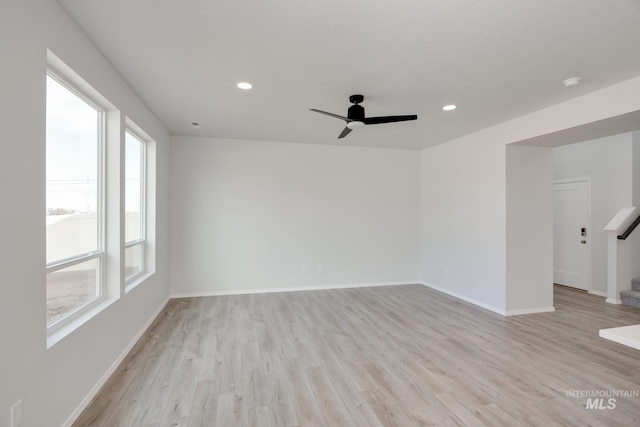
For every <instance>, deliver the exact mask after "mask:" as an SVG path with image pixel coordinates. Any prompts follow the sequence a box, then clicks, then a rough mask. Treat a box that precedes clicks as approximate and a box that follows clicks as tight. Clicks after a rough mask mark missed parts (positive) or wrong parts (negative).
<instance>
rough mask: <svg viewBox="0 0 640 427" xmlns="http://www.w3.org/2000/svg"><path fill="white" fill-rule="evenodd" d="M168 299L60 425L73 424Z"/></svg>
mask: <svg viewBox="0 0 640 427" xmlns="http://www.w3.org/2000/svg"><path fill="white" fill-rule="evenodd" d="M169 300H170V298H169V297H167V299H165V300H164V302H163V303H162V304H160V307H158V309H157V310H156V311H155V313H153V314H152V315H151V317H150V318H149V320H147V322H146V323H145V324H144V326H142V328H141V329H140V331H138V333H137V334H136V336H135V337H133V339H132V340H131V342H129V345H127V347H125V349H124V350H123V351H122V353H120V356H118V358H117V359H116V360H115V361H114V362H113V363H112V364H111V366H110V367H109V369H107V371H106V372H105V373H104V375H102V377H101V378H100V379H99V380H98V382H97V383H96V384H95V385H94V386H93V388H92V389H91V390H90V391H89V393H87V395H86V396H85V397H84V399H82V402H80V404H79V405H78V407H77V408H76V409H75V410H74V411H73V412H72V413H71V415H69V418H67V420H66V421H65V422H64V423H63V424H62V427H71V425H73V423H74V422H75V421H76V420H77V419H78V417H79V416H80V414H82V411H84V410H85V409H86V408H87V406H89V403H91V401H92V400H93V398H94V397H96V395H97V394H98V392H99V391H100V389H101V388H102V386H104V385H105V384H106V383H107V381H108V380H109V378H111V375H113V374H114V373H115V372H116V369H118V366H120V364H121V363H122V361H123V360H124V359H125V357H127V355H128V354H129V352H130V351H131V349H132V348H133V346H134V345H136V344H137V342H138V341H139V340H140V338H141V337H142V335H144V333H145V332H147V329H149V326H151V324H152V323H153V322H154V321H155V320H156V318H157V317H158V315H159V314H160V313H161V312H162V310H164V308H165V306H166V305H167V303H168V302H169Z"/></svg>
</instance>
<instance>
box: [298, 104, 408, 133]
mask: <svg viewBox="0 0 640 427" xmlns="http://www.w3.org/2000/svg"><path fill="white" fill-rule="evenodd" d="M362 101H364V96H362V95H351V96H350V97H349V102H351V103H352V104H353V105H352V106H351V107H349V109H348V110H347V117H344V116H340V115H338V114H333V113H329V112H327V111H322V110H317V109H315V108H311V109H310V110H311V111H313V112H316V113H320V114H325V115H327V116H331V117H335V118H336V119H340V120H344V121H345V122H346V124H347V125H346V127H345V128H344V129H343V130H342V132H341V133H340V135H338V139H340V138H344V137H345V136H347V135H348V134H349V133H350V132H351V131H352V130H353V129H357V128H360V127H363V126H364V125H378V124H382V123H394V122H405V121H409V120H417V119H418V116H417V115H415V114H412V115H405V116H380V117H366V116H365V114H364V107H363V106H362V105H360V103H361V102H362Z"/></svg>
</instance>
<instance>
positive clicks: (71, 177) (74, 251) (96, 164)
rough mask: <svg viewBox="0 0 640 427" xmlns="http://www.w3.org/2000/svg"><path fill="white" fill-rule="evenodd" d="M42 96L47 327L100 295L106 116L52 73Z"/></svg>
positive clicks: (102, 252)
mask: <svg viewBox="0 0 640 427" xmlns="http://www.w3.org/2000/svg"><path fill="white" fill-rule="evenodd" d="M46 90H47V105H46V233H47V234H46V242H47V243H46V259H47V266H46V288H47V290H46V294H47V325H48V326H51V325H53V324H55V323H57V322H59V321H60V320H61V319H63V318H65V317H66V316H68V315H69V314H71V313H74V312H76V311H78V310H80V309H82V308H83V307H86V306H87V305H89V304H90V303H91V302H93V301H96V300H98V299H100V297H101V296H102V295H103V280H102V276H103V271H104V233H103V230H104V227H103V221H104V218H103V217H104V215H103V198H102V195H103V177H102V171H103V164H102V159H103V155H102V153H103V141H104V126H103V121H104V116H105V112H104V110H103V109H101V108H99V107H98V106H97V105H96V104H95V103H93V102H92V101H91V100H89V98H87V97H86V96H84V95H82V94H81V93H80V92H79V91H77V90H75V89H73V87H72V86H71V85H70V84H68V83H66V82H65V81H64V80H62V79H61V78H59V77H58V76H56V75H54V74H53V73H51V72H49V73H48V74H47V89H46Z"/></svg>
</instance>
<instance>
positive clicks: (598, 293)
mask: <svg viewBox="0 0 640 427" xmlns="http://www.w3.org/2000/svg"><path fill="white" fill-rule="evenodd" d="M587 292H589V293H590V294H592V295H597V296H599V297H606V296H607V293H606V292H602V291H587Z"/></svg>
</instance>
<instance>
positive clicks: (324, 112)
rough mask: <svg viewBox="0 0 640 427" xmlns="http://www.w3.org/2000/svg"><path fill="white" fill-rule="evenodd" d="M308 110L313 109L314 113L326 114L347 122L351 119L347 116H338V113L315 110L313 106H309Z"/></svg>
mask: <svg viewBox="0 0 640 427" xmlns="http://www.w3.org/2000/svg"><path fill="white" fill-rule="evenodd" d="M309 110H310V111H315V112H316V113H320V114H326V115H327V116H331V117H335V118H336V119H340V120H344V121H345V122H347V123H349V122H350V121H351V119H349V118H347V117H344V116H339V115H337V114H333V113H328V112H326V111H322V110H316V109H315V108H310V109H309Z"/></svg>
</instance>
